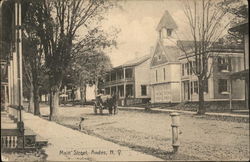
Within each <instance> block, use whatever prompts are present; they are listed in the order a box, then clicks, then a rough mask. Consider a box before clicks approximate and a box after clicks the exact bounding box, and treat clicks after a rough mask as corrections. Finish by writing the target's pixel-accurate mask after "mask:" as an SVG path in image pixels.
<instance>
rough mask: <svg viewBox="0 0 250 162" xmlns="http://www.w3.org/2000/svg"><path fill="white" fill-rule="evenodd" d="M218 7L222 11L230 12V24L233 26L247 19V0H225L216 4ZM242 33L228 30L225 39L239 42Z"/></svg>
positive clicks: (241, 38)
mask: <svg viewBox="0 0 250 162" xmlns="http://www.w3.org/2000/svg"><path fill="white" fill-rule="evenodd" d="M218 6H219V8H220V9H221V10H223V11H224V12H227V13H229V14H231V15H232V16H233V17H234V18H233V19H232V20H231V22H230V26H231V27H232V26H235V25H236V24H238V23H242V22H244V21H246V20H248V12H249V11H248V2H247V1H246V0H227V1H222V2H220V3H219V4H218ZM242 40H243V37H242V34H240V33H239V32H233V33H232V32H230V31H229V35H228V36H227V38H226V41H230V42H234V43H235V42H236V43H237V42H239V41H242Z"/></svg>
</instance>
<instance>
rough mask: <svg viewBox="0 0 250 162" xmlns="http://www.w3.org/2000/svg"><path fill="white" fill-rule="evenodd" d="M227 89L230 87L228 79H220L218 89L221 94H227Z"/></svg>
mask: <svg viewBox="0 0 250 162" xmlns="http://www.w3.org/2000/svg"><path fill="white" fill-rule="evenodd" d="M227 87H228V86H227V80H226V79H219V87H218V90H219V93H222V92H227V91H228V89H227Z"/></svg>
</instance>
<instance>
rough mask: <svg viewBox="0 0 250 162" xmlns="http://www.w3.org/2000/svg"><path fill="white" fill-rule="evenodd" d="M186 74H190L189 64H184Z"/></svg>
mask: <svg viewBox="0 0 250 162" xmlns="http://www.w3.org/2000/svg"><path fill="white" fill-rule="evenodd" d="M186 72H187V75H189V72H190V70H189V63H186Z"/></svg>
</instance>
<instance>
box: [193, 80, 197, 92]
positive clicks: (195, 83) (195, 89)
mask: <svg viewBox="0 0 250 162" xmlns="http://www.w3.org/2000/svg"><path fill="white" fill-rule="evenodd" d="M194 93H198V81H194Z"/></svg>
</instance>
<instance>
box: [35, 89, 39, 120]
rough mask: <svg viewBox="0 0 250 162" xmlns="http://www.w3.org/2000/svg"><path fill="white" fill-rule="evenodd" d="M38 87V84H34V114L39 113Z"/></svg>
mask: <svg viewBox="0 0 250 162" xmlns="http://www.w3.org/2000/svg"><path fill="white" fill-rule="evenodd" d="M39 100H40V99H39V88H38V86H37V85H36V86H34V109H35V111H34V115H38V116H39V115H40V106H39Z"/></svg>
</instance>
